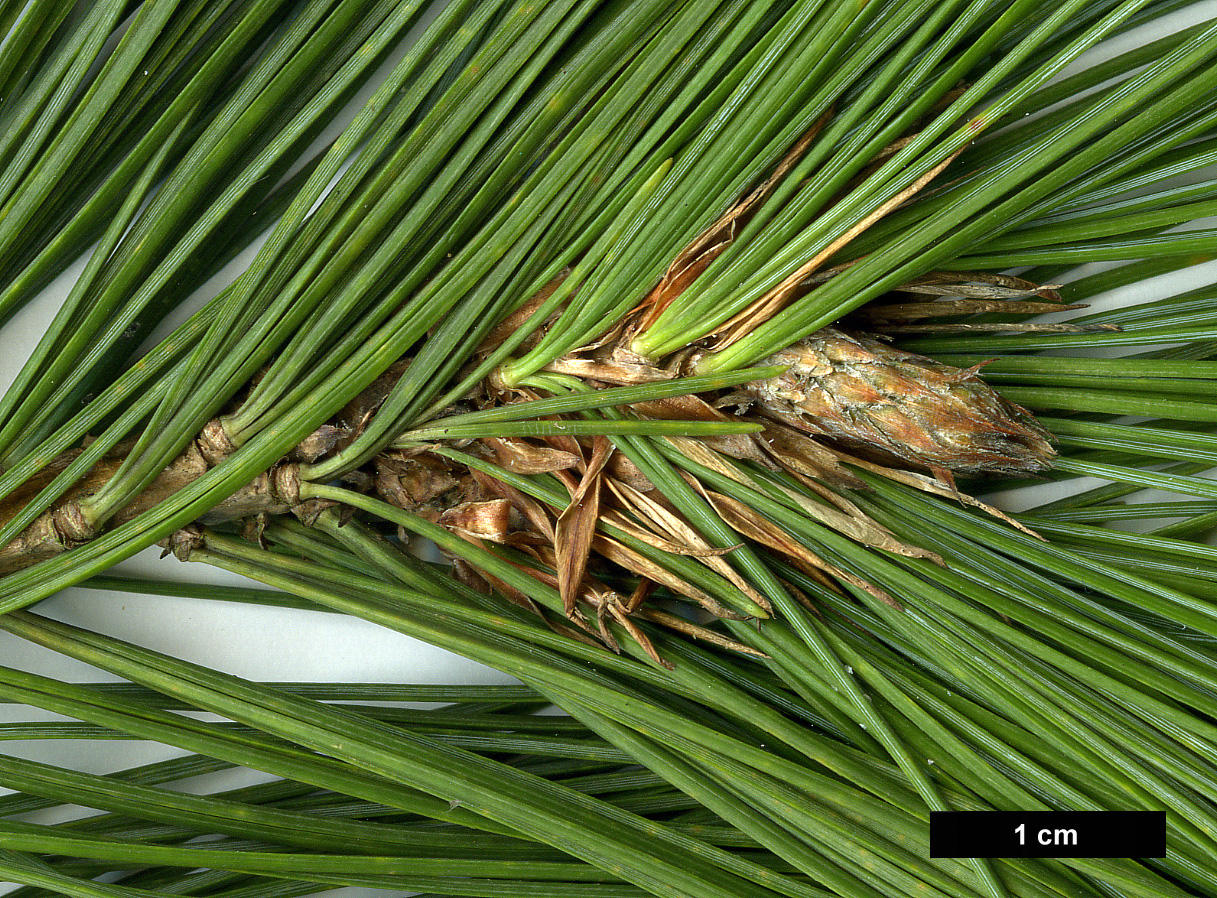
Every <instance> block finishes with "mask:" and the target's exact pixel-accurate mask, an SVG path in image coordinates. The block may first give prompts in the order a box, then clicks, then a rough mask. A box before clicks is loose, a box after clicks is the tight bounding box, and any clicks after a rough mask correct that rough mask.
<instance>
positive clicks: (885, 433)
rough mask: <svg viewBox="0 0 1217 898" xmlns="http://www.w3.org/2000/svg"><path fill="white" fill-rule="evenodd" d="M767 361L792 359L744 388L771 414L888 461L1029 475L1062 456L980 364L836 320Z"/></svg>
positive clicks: (963, 471) (967, 472) (957, 470)
mask: <svg viewBox="0 0 1217 898" xmlns="http://www.w3.org/2000/svg"><path fill="white" fill-rule="evenodd" d="M765 364H767V365H785V366H789V367H788V369H787V371H786V372H785V373H784V374H781V375H779V376H777V377H774V378H770V379H768V380H764V381H754V382H753V383H751V384H748V385H747V387H746V391H747V392H748V394H749V395H750V396H751V397H752V398H753V399H754V400H755V401H756V402H757V404H758V405H759V406H760V408H761V409H763V410H764V411H765V412H766V413H767V414H769V415H770V416H772V417H774V418H777V419H779V420H781V421H784V422H786V423H787V424H790V425H792V426H794V427H797V428H799V429H801V430H804V431H808V432H810V433H813V434H818V435H820V436H823V437H826V438H828V439H830V440H833V441H835V442H838V443H840V444H842V445H844V446H848V447H849V448H851V449H853V450H855V451H858V452H859V453H860V454H867V455H870V456H872V457H877V458H878V459H880V460H882V461H885V462H888V463H891V462H892V461H893V460H896V461H899V462H902V463H904V464H906V465H915V466H923V467H926V468H929V469H930V470H933V471H940V470H945V471H949V472H952V473H955V474H962V475H980V474H1029V473H1034V472H1037V471H1043V470H1045V469H1046V468H1048V467H1049V466H1050V464H1051V459H1052V457H1053V456H1054V455H1055V454H1056V453H1055V452H1054V451H1053V449H1052V447H1051V446H1050V445H1049V443H1048V438H1049V434H1048V432H1047V431H1046V430H1044V428H1043V427H1041V426H1040V425H1039V423H1038V422H1037V421H1036V420H1035V419H1034V418H1033V417H1032V416H1031V414H1030V413H1029V412H1027V411H1026V410H1025V409H1023V408H1020V407H1019V406H1017V405H1015V404H1014V403H1012V402H1009V401H1007V400H1005V399H1003V398H1002V397H1001V396H999V395H998V394H997V393H996V392H994V391H993V390H992V389H991V388H990V387H989V386H987V385H986V384H985V383H984V382H982V381H981V380H980V378H979V377H977V370H978V368H979V366H977V367H976V368H968V369H960V368H954V367H951V366H950V365H944V364H942V363H940V362H936V361H934V360H933V359H928V358H926V357H924V356H919V355H916V354H914V353H911V352H904V351H902V350H900V349H896V348H894V347H891V346H888V345H886V344H884V343H881V342H879V341H877V340H872V339H868V338H866V337H860V336H853V335H850V334H846V333H844V332H842V331H839V330H837V329H835V328H825V329H823V330H820V331H816V332H815V333H813V334H811V335H810V336H808V337H806V338H805V339H803V340H801V341H800V342H798V343H796V344H794V345H793V346H790V347H788V348H787V349H784V350H782V351H781V352H778V353H775V354H774V355H772V356H770V357H769V358H768V359H766V360H765Z"/></svg>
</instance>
